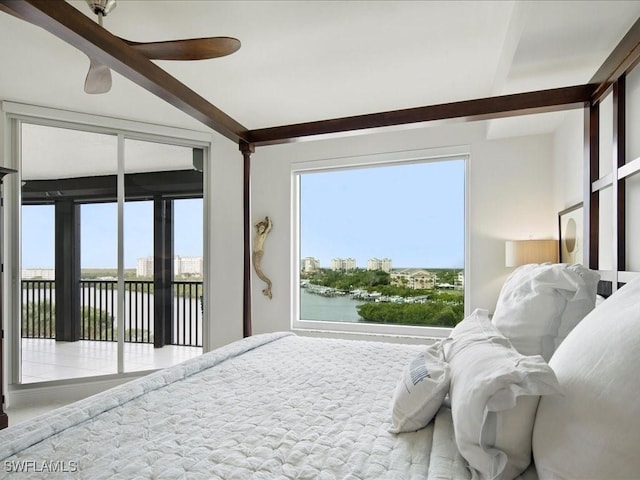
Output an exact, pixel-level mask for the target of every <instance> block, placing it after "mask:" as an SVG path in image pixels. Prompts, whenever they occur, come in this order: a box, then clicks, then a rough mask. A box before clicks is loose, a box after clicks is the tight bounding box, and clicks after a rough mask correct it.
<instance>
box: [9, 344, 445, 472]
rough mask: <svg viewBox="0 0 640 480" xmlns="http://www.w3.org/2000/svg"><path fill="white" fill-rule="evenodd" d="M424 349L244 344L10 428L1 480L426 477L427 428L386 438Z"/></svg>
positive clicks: (431, 435) (439, 451)
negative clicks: (399, 393)
mask: <svg viewBox="0 0 640 480" xmlns="http://www.w3.org/2000/svg"><path fill="white" fill-rule="evenodd" d="M423 348H424V347H421V346H416V345H413V346H410V345H391V344H380V343H375V342H358V341H346V340H327V339H317V338H304V337H299V336H295V335H293V334H291V333H285V332H283V333H274V334H266V335H259V336H255V337H249V338H246V339H244V340H241V341H239V342H236V343H233V344H231V345H228V346H226V347H223V348H221V349H218V350H216V351H213V352H210V353H208V354H206V355H203V356H202V357H200V358H197V359H193V360H191V361H188V362H186V363H183V364H180V365H177V366H174V367H172V368H169V369H167V370H163V371H160V372H157V373H154V374H152V375H150V376H147V377H144V378H142V379H139V380H136V381H133V382H130V383H128V384H125V385H123V386H121V387H118V388H115V389H112V390H109V391H107V392H104V393H102V394H100V395H97V396H95V397H92V398H89V399H86V400H84V401H81V402H79V403H76V404H73V405H70V406H67V407H65V408H62V409H60V410H57V411H56V412H55V413H54V414H52V415H47V416H46V417H43V418H39V419H34V420H33V421H30V422H28V423H26V424H19V425H17V426H15V427H10V428H9V429H8V430H5V431H4V432H3V435H2V440H1V441H0V452H1V456H2V459H3V462H4V469H3V471H2V472H3V473H2V475H3V476H4V477H7V478H14V477H19V476H20V475H22V476H23V477H28V476H29V475H33V474H34V472H35V471H37V470H38V469H39V470H42V466H43V465H44V462H45V461H46V462H51V465H53V467H52V468H55V467H56V465H57V467H58V468H66V469H67V470H69V471H70V472H71V473H73V472H74V471H76V470H77V473H78V475H79V476H80V477H81V478H91V479H97V478H109V479H112V478H203V479H214V478H225V479H231V478H309V479H312V478H327V479H329V478H339V479H346V478H354V479H355V478H407V479H419V478H425V475H426V472H427V471H428V468H429V464H430V460H431V459H430V452H433V454H434V455H435V454H437V455H438V456H439V457H443V458H444V457H447V456H448V455H451V454H453V453H456V452H455V450H454V451H448V450H447V447H450V445H449V444H448V443H447V442H446V441H439V443H440V444H441V445H440V447H439V448H437V449H434V450H433V451H432V448H431V447H432V444H433V441H434V425H433V424H432V425H430V426H429V428H426V429H421V430H419V431H417V432H413V433H409V434H403V435H402V436H398V435H393V434H391V433H389V432H388V431H387V430H388V428H389V421H390V417H389V401H390V395H391V393H392V392H393V389H394V387H395V384H396V381H397V378H398V376H399V374H400V372H401V370H402V368H403V366H404V365H405V364H407V363H408V362H409V360H410V359H411V358H413V357H414V356H415V355H416V354H417V353H418V352H419V351H421V350H422V349H423ZM443 422H444V423H443ZM443 422H439V423H438V427H437V428H438V429H442V430H443V432H442V433H438V434H437V435H436V439H438V438H440V437H441V436H442V437H443V440H446V439H447V438H448V437H447V433H446V432H447V430H446V419H445V420H444V421H443ZM441 423H442V424H443V425H440V424H441ZM455 458H456V457H455V456H454V457H453V459H454V461H455ZM29 461H34V462H35V463H34V464H29V463H28V462H29ZM440 461H442V460H440ZM25 462H27V463H25ZM56 462H59V463H57V464H56ZM20 468H26V469H27V470H29V471H26V472H25V473H23V474H20V473H14V472H15V471H16V470H19V469H20ZM8 470H9V471H8ZM56 475H59V472H52V473H51V476H52V477H55V476H56ZM45 478H46V475H45Z"/></svg>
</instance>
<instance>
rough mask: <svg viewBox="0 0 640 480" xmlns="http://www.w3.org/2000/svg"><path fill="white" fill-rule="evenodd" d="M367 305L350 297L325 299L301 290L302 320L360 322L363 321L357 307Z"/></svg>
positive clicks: (303, 289) (341, 296)
mask: <svg viewBox="0 0 640 480" xmlns="http://www.w3.org/2000/svg"><path fill="white" fill-rule="evenodd" d="M363 303H365V302H364V301H362V300H355V299H353V298H351V297H350V296H349V295H339V296H334V297H325V296H322V295H317V294H314V293H311V292H309V291H308V290H307V289H305V288H301V289H300V318H302V319H303V320H324V321H327V320H328V321H333V322H358V321H360V320H361V318H360V315H358V311H357V310H356V307H357V306H358V305H362V304H363Z"/></svg>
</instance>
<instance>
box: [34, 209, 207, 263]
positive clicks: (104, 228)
mask: <svg viewBox="0 0 640 480" xmlns="http://www.w3.org/2000/svg"><path fill="white" fill-rule="evenodd" d="M202 215H203V213H202V200H201V199H193V200H191V199H189V200H176V201H175V202H174V217H175V218H174V228H175V230H174V232H175V233H174V242H175V247H174V248H175V253H176V255H180V256H184V257H190V256H202V234H203V230H202ZM81 216H82V229H81V239H80V241H81V251H80V255H81V260H80V262H81V266H82V268H116V267H117V233H116V232H117V207H116V205H115V204H113V203H102V204H100V203H97V204H89V205H83V206H82V207H81ZM124 245H125V248H124V250H125V251H124V255H125V262H124V263H125V267H126V268H135V266H136V261H137V259H138V258H140V257H147V256H149V255H153V202H151V201H145V202H127V203H126V204H125V211H124ZM54 248H55V246H54V210H53V206H52V205H45V206H28V207H26V208H23V209H22V267H23V268H53V266H54V260H55V249H54Z"/></svg>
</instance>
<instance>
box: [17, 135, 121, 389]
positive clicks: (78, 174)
mask: <svg viewBox="0 0 640 480" xmlns="http://www.w3.org/2000/svg"><path fill="white" fill-rule="evenodd" d="M20 133H21V136H20V138H21V144H20V154H21V168H20V174H21V181H22V189H21V203H22V208H21V220H22V230H21V252H22V253H21V264H22V275H21V284H22V288H21V306H22V309H21V310H22V312H21V319H20V326H21V328H20V329H19V330H20V351H21V378H20V381H21V382H22V383H32V382H42V381H53V380H63V379H68V378H78V377H89V376H98V375H106V374H112V373H116V372H117V343H116V342H115V341H114V339H113V338H111V336H110V332H112V331H113V329H114V327H115V317H114V315H113V309H111V308H110V307H109V306H108V301H107V299H108V298H109V296H110V295H111V293H110V292H113V290H110V287H109V286H108V282H107V280H103V282H107V283H104V284H103V285H102V284H101V285H99V284H97V283H95V279H96V278H98V277H104V278H106V277H113V276H114V274H115V273H116V272H117V265H116V264H115V263H114V262H113V261H114V259H115V257H114V256H113V255H112V254H110V253H109V252H110V251H112V250H113V243H112V242H113V240H112V239H113V238H114V235H115V233H114V232H115V231H116V228H117V223H116V217H115V216H114V215H113V213H109V211H108V208H107V209H103V208H102V209H101V208H99V207H98V205H103V204H104V205H107V204H108V203H109V202H111V203H112V204H113V202H114V201H115V198H116V185H117V184H116V173H117V137H116V136H114V135H107V134H102V133H94V132H87V131H80V130H74V129H70V128H62V127H52V126H45V125H37V124H31V123H22V124H21V125H20ZM85 204H95V205H96V206H95V208H89V209H85V208H83V205H85ZM96 269H99V270H100V272H101V273H100V274H97V273H95V270H96ZM90 270H92V271H93V272H91V273H88V272H89V271H90ZM85 277H86V278H85ZM36 281H37V282H36ZM34 282H35V283H34ZM112 300H113V299H112ZM113 301H115V300H113Z"/></svg>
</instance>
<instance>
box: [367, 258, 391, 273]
mask: <svg viewBox="0 0 640 480" xmlns="http://www.w3.org/2000/svg"><path fill="white" fill-rule="evenodd" d="M367 270H382V271H383V272H387V273H389V272H390V271H391V259H390V258H382V259H380V258H375V257H374V258H370V259H369V260H367Z"/></svg>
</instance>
